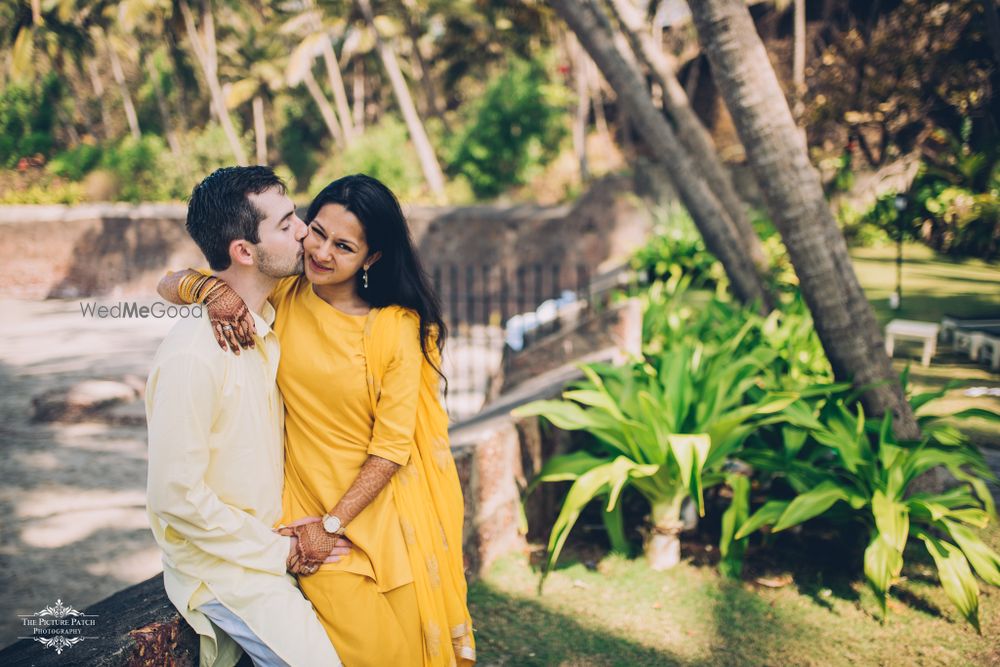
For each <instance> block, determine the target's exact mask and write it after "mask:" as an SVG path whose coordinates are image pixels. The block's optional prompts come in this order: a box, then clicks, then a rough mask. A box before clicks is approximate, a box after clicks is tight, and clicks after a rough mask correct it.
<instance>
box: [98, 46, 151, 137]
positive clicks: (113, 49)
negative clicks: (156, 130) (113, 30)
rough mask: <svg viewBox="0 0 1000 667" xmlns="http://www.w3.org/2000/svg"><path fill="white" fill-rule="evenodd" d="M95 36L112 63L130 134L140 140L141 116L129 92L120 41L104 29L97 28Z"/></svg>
mask: <svg viewBox="0 0 1000 667" xmlns="http://www.w3.org/2000/svg"><path fill="white" fill-rule="evenodd" d="M95 34H96V37H97V39H98V40H99V41H100V42H101V44H102V45H103V46H104V50H105V52H106V53H107V54H108V60H109V61H110V62H111V74H112V75H113V76H114V79H115V83H116V84H118V92H119V93H121V96H122V106H123V107H124V108H125V119H126V120H127V121H128V129H129V133H130V134H131V135H132V138H133V139H138V138H140V137H141V136H142V132H141V131H140V130H139V116H138V114H136V112H135V104H134V103H133V102H132V93H131V92H129V89H128V82H127V81H126V80H125V70H124V69H123V68H122V61H121V58H119V56H118V49H119V47H118V44H117V42H119V41H120V39H119V37H118V36H117V35H115V36H111V35H108V33H107V31H105V30H104V29H103V28H96V29H95Z"/></svg>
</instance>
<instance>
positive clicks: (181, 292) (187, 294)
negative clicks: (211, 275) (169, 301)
mask: <svg viewBox="0 0 1000 667" xmlns="http://www.w3.org/2000/svg"><path fill="white" fill-rule="evenodd" d="M197 277H198V274H188V275H186V276H184V277H182V278H181V280H180V282H179V283H177V296H178V298H180V300H181V301H183V302H184V303H194V299H193V298H192V297H191V286H192V285H193V284H194V281H195V280H197Z"/></svg>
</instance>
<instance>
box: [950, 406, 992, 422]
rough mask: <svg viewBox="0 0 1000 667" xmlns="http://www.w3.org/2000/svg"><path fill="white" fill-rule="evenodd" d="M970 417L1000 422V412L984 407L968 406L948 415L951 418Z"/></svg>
mask: <svg viewBox="0 0 1000 667" xmlns="http://www.w3.org/2000/svg"><path fill="white" fill-rule="evenodd" d="M969 417H975V418H977V419H985V420H987V421H991V422H1000V413H998V412H993V411H991V410H985V409H983V408H966V409H965V410H959V411H958V412H956V413H955V414H953V415H948V418H949V419H968V418H969Z"/></svg>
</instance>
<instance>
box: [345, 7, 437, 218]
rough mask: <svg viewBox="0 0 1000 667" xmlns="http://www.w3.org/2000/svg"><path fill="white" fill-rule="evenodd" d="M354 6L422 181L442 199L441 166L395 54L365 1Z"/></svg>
mask: <svg viewBox="0 0 1000 667" xmlns="http://www.w3.org/2000/svg"><path fill="white" fill-rule="evenodd" d="M357 3H358V7H359V8H360V9H361V13H362V14H363V15H364V17H365V21H366V22H367V23H368V27H369V29H371V31H372V33H374V35H375V43H376V44H377V46H378V52H379V56H380V57H381V58H382V64H383V65H384V66H385V71H386V73H387V74H388V75H389V81H390V83H392V92H393V93H394V94H395V96H396V101H397V102H398V103H399V108H400V111H402V112H403V120H405V121H406V128H407V130H408V131H409V133H410V140H411V141H413V147H414V148H415V149H416V150H417V157H418V158H419V159H420V167H421V168H422V169H423V172H424V179H425V180H426V181H427V185H428V186H429V187H430V189H431V192H432V193H433V194H434V196H435V197H437V198H438V199H442V200H443V199H444V197H445V193H444V173H443V172H442V171H441V165H440V164H438V160H437V156H436V155H434V147H433V146H431V142H430V139H428V138H427V131H426V130H424V124H423V122H422V121H421V120H420V115H419V114H418V113H417V108H416V107H415V106H414V104H413V97H412V96H411V95H410V89H409V88H408V87H407V85H406V79H404V78H403V72H402V70H400V69H399V62H398V61H397V60H396V52H395V50H394V49H393V48H392V46H391V45H390V44H389V43H388V42H386V41H385V40H384V39H382V36H381V35H380V34H379V32H378V29H377V28H376V27H375V14H374V13H373V12H372V6H371V3H370V2H369V0H357Z"/></svg>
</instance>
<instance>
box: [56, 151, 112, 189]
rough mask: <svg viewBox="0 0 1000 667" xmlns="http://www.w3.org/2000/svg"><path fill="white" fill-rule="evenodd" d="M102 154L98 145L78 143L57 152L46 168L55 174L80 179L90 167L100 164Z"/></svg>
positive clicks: (75, 179)
mask: <svg viewBox="0 0 1000 667" xmlns="http://www.w3.org/2000/svg"><path fill="white" fill-rule="evenodd" d="M102 155H103V151H102V150H101V147H100V146H95V145H93V144H80V145H79V146H77V147H75V148H71V149H69V150H67V151H63V152H62V153H59V154H57V155H56V156H55V157H53V158H52V159H51V160H50V161H49V164H48V165H47V168H48V170H49V171H50V172H51V173H53V174H55V175H56V176H61V177H63V178H68V179H69V180H71V181H80V180H82V179H83V177H84V176H86V175H87V173H88V172H90V170H91V169H94V168H95V167H97V166H98V164H100V162H101V157H102Z"/></svg>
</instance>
